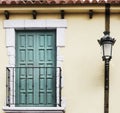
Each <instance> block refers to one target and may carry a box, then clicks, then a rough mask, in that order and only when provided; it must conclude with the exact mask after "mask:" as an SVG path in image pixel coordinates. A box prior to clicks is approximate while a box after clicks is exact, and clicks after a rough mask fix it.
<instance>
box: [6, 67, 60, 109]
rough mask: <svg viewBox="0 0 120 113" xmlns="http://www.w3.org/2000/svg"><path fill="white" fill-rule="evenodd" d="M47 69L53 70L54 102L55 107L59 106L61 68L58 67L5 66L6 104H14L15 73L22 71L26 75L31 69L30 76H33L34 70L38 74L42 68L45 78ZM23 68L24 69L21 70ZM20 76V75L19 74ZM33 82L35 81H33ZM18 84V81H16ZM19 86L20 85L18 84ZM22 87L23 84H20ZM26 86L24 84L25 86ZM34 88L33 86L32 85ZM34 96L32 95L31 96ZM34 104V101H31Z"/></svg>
mask: <svg viewBox="0 0 120 113" xmlns="http://www.w3.org/2000/svg"><path fill="white" fill-rule="evenodd" d="M49 69H51V70H52V71H53V70H54V72H53V73H54V75H52V76H55V87H56V88H55V91H56V96H55V97H56V102H55V107H57V106H61V68H60V67H7V68H6V106H9V107H11V106H16V104H18V103H16V100H15V99H16V79H17V78H16V74H17V73H19V74H22V73H23V72H24V75H25V76H26V79H27V76H28V74H29V73H31V70H32V73H31V74H32V77H33V78H34V77H35V76H36V75H35V74H36V71H37V73H38V76H39V77H40V76H43V75H41V72H40V71H41V70H44V71H45V73H44V76H45V77H46V78H47V77H48V76H49ZM22 70H24V71H22ZM19 76H20V75H19ZM33 82H35V81H33ZM18 86H19V83H18ZM19 87H20V86H19ZM22 87H23V86H22ZM25 87H26V86H25ZM32 87H33V88H34V86H32ZM33 98H34V96H33ZM32 104H34V103H32Z"/></svg>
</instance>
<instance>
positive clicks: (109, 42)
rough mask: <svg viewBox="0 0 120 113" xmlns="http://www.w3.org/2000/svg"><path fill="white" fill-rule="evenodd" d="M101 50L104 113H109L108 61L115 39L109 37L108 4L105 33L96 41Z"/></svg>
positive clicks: (107, 5) (108, 7)
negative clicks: (103, 70)
mask: <svg viewBox="0 0 120 113" xmlns="http://www.w3.org/2000/svg"><path fill="white" fill-rule="evenodd" d="M98 42H99V44H100V46H102V49H103V56H102V59H103V61H105V79H104V113H109V61H110V60H111V58H112V46H113V45H114V43H115V39H114V38H112V37H110V4H109V3H107V4H105V32H104V36H103V37H102V38H101V39H100V40H98Z"/></svg>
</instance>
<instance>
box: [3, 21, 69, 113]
mask: <svg viewBox="0 0 120 113" xmlns="http://www.w3.org/2000/svg"><path fill="white" fill-rule="evenodd" d="M66 28H67V21H66V20H62V19H52V20H5V21H4V29H5V31H6V47H7V50H8V58H9V65H8V66H9V67H15V30H42V29H46V30H47V29H56V39H57V40H56V46H57V67H61V66H62V62H63V60H64V58H63V56H62V55H61V54H60V48H63V47H65V29H66ZM57 76H58V75H57ZM57 78H59V77H57ZM13 84H14V83H13ZM13 84H11V86H12V85H13ZM58 85H59V80H57V84H56V86H57V103H58V102H59V96H60V95H59V92H58V91H59V89H58V88H59V87H58ZM11 92H14V91H11ZM10 98H11V100H13V99H12V98H13V97H10ZM62 106H64V103H63V102H62ZM6 108H8V107H5V108H4V111H6V113H7V112H10V110H11V109H12V108H11V107H10V108H9V109H6ZM21 109H22V108H21ZM29 109H30V108H29ZM57 109H58V107H56V110H57ZM7 110H8V111H7ZM16 110H17V109H16V107H14V109H13V111H16ZM48 110H49V109H48ZM13 111H12V112H10V113H13ZM20 111H21V112H20ZM23 111H24V113H27V112H28V111H29V110H28V111H27V110H26V112H25V110H23ZM36 111H37V108H36ZM40 111H42V109H41V110H40V108H39V113H42V112H40ZM43 111H44V110H43ZM19 112H20V113H22V110H19ZM29 113H32V112H29ZM34 113H36V112H34ZM45 113H46V112H45ZM47 113H49V112H47ZM53 113H54V112H53ZM55 113H62V112H55Z"/></svg>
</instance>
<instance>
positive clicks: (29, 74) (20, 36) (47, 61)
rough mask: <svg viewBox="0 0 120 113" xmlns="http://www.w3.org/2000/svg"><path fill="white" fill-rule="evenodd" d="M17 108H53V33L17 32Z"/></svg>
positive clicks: (54, 46)
mask: <svg viewBox="0 0 120 113" xmlns="http://www.w3.org/2000/svg"><path fill="white" fill-rule="evenodd" d="M16 67H17V68H16V71H15V72H16V84H15V85H16V93H15V94H16V96H15V97H16V98H15V102H16V106H28V107H29V106H42V107H44V106H55V105H56V77H55V74H56V69H55V67H56V39H55V31H16Z"/></svg>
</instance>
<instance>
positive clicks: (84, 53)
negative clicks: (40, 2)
mask: <svg viewBox="0 0 120 113" xmlns="http://www.w3.org/2000/svg"><path fill="white" fill-rule="evenodd" d="M33 9H34V10H36V11H38V15H37V19H36V20H35V21H37V20H39V21H41V20H43V21H44V22H46V21H51V20H56V22H58V21H65V23H63V24H65V26H64V25H63V26H64V31H62V34H61V35H62V37H64V39H62V41H60V42H58V46H59V47H58V49H59V50H58V51H59V55H60V56H59V58H58V59H59V61H60V62H59V61H58V62H59V63H60V66H61V68H62V99H63V109H64V110H65V113H103V112H104V62H103V61H102V58H101V57H102V54H101V49H100V46H99V44H98V42H97V39H100V38H101V37H102V36H103V32H104V27H105V16H104V9H105V7H104V6H101V7H100V6H99V7H95V6H88V7H82V6H81V7H54V8H39V7H36V8H31V7H30V8H29V7H28V8H24V7H23V8H16V7H14V8H12V7H11V8H10V7H9V8H0V13H1V14H0V34H1V37H0V55H1V59H0V86H1V91H0V113H4V111H3V108H4V107H5V100H6V67H7V66H8V65H9V62H10V61H9V60H10V59H9V53H8V47H7V39H6V27H5V26H7V24H5V22H6V20H5V17H4V15H3V12H4V11H5V10H8V11H9V12H10V13H11V14H10V18H9V20H7V21H18V20H19V21H23V20H24V21H28V20H31V21H33V19H32V14H31V12H32V10H33ZM61 9H63V10H65V12H66V13H65V18H64V19H63V20H62V19H60V14H59V11H60V10H61ZM91 9H93V11H94V12H96V13H95V14H94V15H93V18H92V19H89V15H88V13H87V12H88V10H91ZM23 11H24V12H23ZM40 12H42V13H40ZM83 12H84V13H83ZM111 12H112V14H111V17H110V21H111V22H110V31H111V34H110V35H111V36H112V37H114V38H115V39H116V43H115V45H114V47H113V58H112V60H111V62H110V96H109V98H110V99H109V100H110V105H109V112H110V113H115V112H116V113H119V112H120V109H119V105H120V88H119V87H120V76H119V73H120V69H119V68H120V63H119V62H120V52H119V50H120V46H119V45H120V40H119V37H120V33H119V29H120V25H119V24H120V15H119V14H117V13H118V12H120V7H112V6H111ZM113 13H114V14H113ZM53 23H54V22H53ZM14 25H15V24H13V26H14ZM8 26H9V25H8ZM51 26H52V25H51ZM51 26H50V25H49V26H47V27H48V28H50V27H51ZM32 27H35V26H34V25H33V26H32V25H31V28H32ZM41 27H42V26H41ZM47 27H46V26H44V25H43V29H46V28H47ZM38 28H39V27H38ZM55 28H57V27H55ZM60 28H62V26H60ZM60 28H59V29H60ZM7 29H10V28H9V27H7ZM63 32H64V33H63ZM7 37H9V36H7ZM58 37H59V36H58ZM59 38H60V37H59ZM59 43H60V44H61V46H60V45H59Z"/></svg>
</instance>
